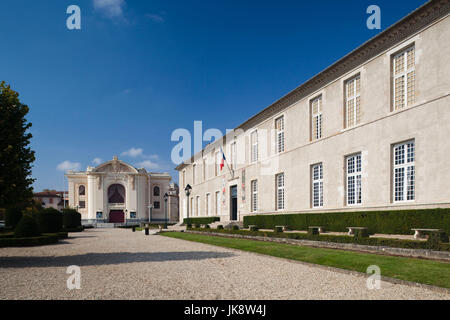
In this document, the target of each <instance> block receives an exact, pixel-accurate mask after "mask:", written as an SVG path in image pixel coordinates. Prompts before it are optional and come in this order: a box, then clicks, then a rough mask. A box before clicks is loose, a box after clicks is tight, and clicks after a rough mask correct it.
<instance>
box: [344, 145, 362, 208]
mask: <svg viewBox="0 0 450 320" xmlns="http://www.w3.org/2000/svg"><path fill="white" fill-rule="evenodd" d="M346 162H347V205H353V204H361V200H362V191H361V179H362V178H361V177H362V175H361V173H362V165H361V154H357V155H353V156H349V157H347V161H346Z"/></svg>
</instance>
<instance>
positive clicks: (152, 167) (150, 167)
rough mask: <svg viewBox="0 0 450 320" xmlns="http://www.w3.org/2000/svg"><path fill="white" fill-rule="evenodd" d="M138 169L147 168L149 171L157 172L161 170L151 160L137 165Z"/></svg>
mask: <svg viewBox="0 0 450 320" xmlns="http://www.w3.org/2000/svg"><path fill="white" fill-rule="evenodd" d="M136 166H137V167H140V168H145V169H147V170H157V169H159V168H160V167H159V165H158V164H157V163H155V162H153V161H151V160H144V161H142V162H138V163H136Z"/></svg>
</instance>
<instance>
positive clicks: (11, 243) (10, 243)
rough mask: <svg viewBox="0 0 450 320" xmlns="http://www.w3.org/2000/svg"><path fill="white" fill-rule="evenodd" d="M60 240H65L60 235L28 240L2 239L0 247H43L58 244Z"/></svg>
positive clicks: (28, 238)
mask: <svg viewBox="0 0 450 320" xmlns="http://www.w3.org/2000/svg"><path fill="white" fill-rule="evenodd" d="M59 239H64V238H63V235H60V234H59V233H57V234H46V235H42V236H37V237H26V238H0V247H3V248H4V247H32V246H43V245H48V244H54V243H57V242H58V240H59Z"/></svg>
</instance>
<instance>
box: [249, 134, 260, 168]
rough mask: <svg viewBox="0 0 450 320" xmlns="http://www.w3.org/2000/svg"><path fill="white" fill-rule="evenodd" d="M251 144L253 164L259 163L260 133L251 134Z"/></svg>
mask: <svg viewBox="0 0 450 320" xmlns="http://www.w3.org/2000/svg"><path fill="white" fill-rule="evenodd" d="M250 143H251V155H250V159H251V162H256V161H258V131H256V130H255V131H253V132H252V133H251V134H250Z"/></svg>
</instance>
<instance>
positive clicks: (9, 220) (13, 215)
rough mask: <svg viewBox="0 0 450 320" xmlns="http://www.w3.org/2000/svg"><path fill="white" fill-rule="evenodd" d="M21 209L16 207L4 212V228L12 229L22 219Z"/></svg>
mask: <svg viewBox="0 0 450 320" xmlns="http://www.w3.org/2000/svg"><path fill="white" fill-rule="evenodd" d="M22 215H23V214H22V209H21V208H18V207H13V208H8V209H6V212H5V226H6V227H9V228H12V229H14V228H15V227H16V226H17V224H18V223H19V221H20V219H22Z"/></svg>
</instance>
